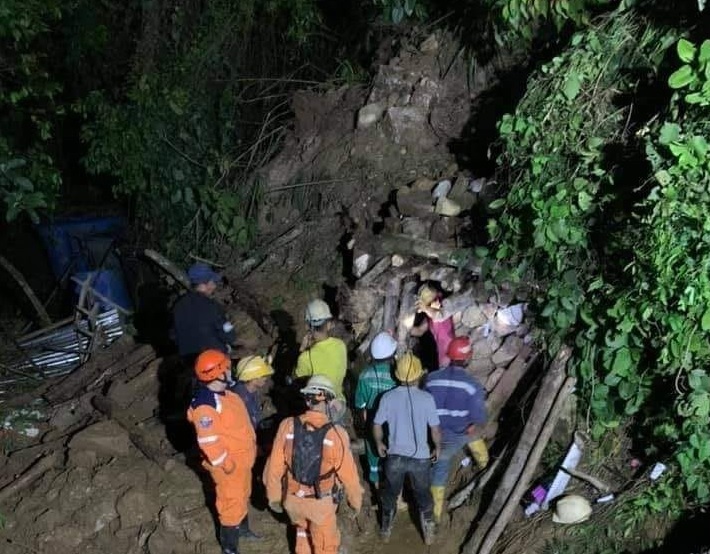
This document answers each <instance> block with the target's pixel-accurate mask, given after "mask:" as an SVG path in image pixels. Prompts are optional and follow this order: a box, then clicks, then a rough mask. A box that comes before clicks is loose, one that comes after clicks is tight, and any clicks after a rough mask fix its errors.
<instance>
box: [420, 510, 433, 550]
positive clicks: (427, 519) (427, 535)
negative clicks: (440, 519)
mask: <svg viewBox="0 0 710 554" xmlns="http://www.w3.org/2000/svg"><path fill="white" fill-rule="evenodd" d="M421 524H422V535H423V536H424V544H426V545H427V546H431V545H432V544H434V534H435V531H436V523H434V520H433V519H432V518H431V516H425V515H422V516H421Z"/></svg>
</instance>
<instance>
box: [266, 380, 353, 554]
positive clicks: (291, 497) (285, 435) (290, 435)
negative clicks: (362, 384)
mask: <svg viewBox="0 0 710 554" xmlns="http://www.w3.org/2000/svg"><path fill="white" fill-rule="evenodd" d="M301 394H303V396H304V398H305V400H306V404H307V406H308V409H307V411H306V413H304V414H303V415H301V416H297V417H290V418H287V419H285V420H283V421H282V422H281V425H280V426H279V430H278V432H277V433H276V438H275V440H274V446H273V449H272V451H271V455H270V456H269V459H268V460H267V462H266V467H265V468H264V484H265V486H266V496H267V499H268V501H269V507H270V508H271V509H272V510H273V511H274V512H277V513H281V512H282V511H284V510H285V511H286V513H287V514H288V516H289V518H290V519H291V522H292V523H293V524H294V525H295V526H296V550H295V552H296V554H311V553H313V554H324V553H329V554H335V553H336V552H338V548H339V546H340V532H339V531H338V525H337V519H336V508H337V501H338V497H339V490H340V486H341V485H342V487H343V488H344V493H345V497H346V498H347V501H348V504H349V505H350V506H351V508H352V509H353V510H354V513H355V515H357V514H358V513H359V512H360V508H361V506H362V495H363V489H362V486H361V485H360V480H359V478H358V472H357V467H356V466H355V460H354V458H353V455H352V453H351V451H350V447H349V446H350V445H349V438H348V434H347V433H346V432H345V430H344V429H343V428H342V427H341V426H340V425H337V424H334V423H332V422H331V420H330V416H329V412H330V405H331V403H332V402H333V400H334V399H335V397H336V391H335V387H334V386H333V384H332V383H331V382H330V381H329V379H328V378H327V377H325V376H323V375H314V376H313V377H311V378H310V379H309V380H308V384H307V385H306V386H305V387H304V388H303V389H301Z"/></svg>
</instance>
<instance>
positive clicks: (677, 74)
mask: <svg viewBox="0 0 710 554" xmlns="http://www.w3.org/2000/svg"><path fill="white" fill-rule="evenodd" d="M695 79H696V77H695V72H694V71H693V68H692V67H690V66H689V65H684V66H682V67H681V68H680V69H678V70H677V71H674V72H673V73H671V76H670V77H668V86H669V87H671V88H674V89H679V88H683V87H686V86H688V85H689V84H690V83H692V82H693V81H694V80H695Z"/></svg>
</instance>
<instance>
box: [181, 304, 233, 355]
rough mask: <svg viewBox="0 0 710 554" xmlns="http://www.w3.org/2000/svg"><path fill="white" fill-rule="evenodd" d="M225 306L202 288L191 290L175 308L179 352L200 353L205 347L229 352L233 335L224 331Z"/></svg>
mask: <svg viewBox="0 0 710 554" xmlns="http://www.w3.org/2000/svg"><path fill="white" fill-rule="evenodd" d="M224 322H225V317H224V313H223V311H222V308H221V307H220V306H219V304H217V302H216V301H215V300H213V299H211V298H209V297H207V296H205V295H204V294H202V293H201V292H197V291H190V292H188V293H187V294H185V295H184V296H182V297H181V298H180V299H178V301H177V302H175V306H174V308H173V327H174V329H175V342H176V344H177V347H178V354H180V356H189V355H197V354H199V353H200V352H204V351H205V350H219V351H220V352H225V353H226V352H227V343H228V342H229V341H230V339H231V336H229V335H228V334H227V333H225V332H224V329H223V325H224Z"/></svg>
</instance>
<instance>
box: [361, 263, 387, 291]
mask: <svg viewBox="0 0 710 554" xmlns="http://www.w3.org/2000/svg"><path fill="white" fill-rule="evenodd" d="M391 263H392V258H391V257H390V256H383V257H382V258H380V259H379V260H378V261H377V262H376V263H375V265H373V266H372V267H371V268H370V269H369V270H368V271H367V272H366V273H365V274H364V275H363V276H362V277H360V278H359V279H358V282H357V286H358V288H361V287H369V286H370V285H371V284H372V283H374V282H375V281H376V280H377V278H378V277H379V276H380V275H382V274H383V273H384V272H385V271H387V268H389V266H390V265H391Z"/></svg>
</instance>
